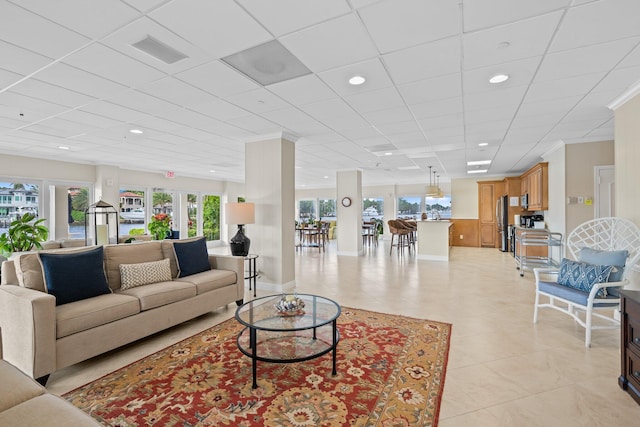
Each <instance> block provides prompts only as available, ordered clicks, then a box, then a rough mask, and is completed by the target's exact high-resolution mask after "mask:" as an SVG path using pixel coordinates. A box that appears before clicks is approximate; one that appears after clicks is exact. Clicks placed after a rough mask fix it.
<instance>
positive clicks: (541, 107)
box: [518, 96, 582, 117]
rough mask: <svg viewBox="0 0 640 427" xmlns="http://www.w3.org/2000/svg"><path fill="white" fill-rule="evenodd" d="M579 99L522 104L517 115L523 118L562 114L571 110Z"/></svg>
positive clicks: (570, 97)
mask: <svg viewBox="0 0 640 427" xmlns="http://www.w3.org/2000/svg"><path fill="white" fill-rule="evenodd" d="M581 98H582V96H568V97H566V98H558V99H554V100H553V102H543V101H538V102H524V103H523V104H522V105H521V106H520V109H519V110H518V114H519V115H520V114H522V115H523V116H525V117H527V116H529V115H532V116H535V115H544V114H554V113H561V114H564V113H567V112H568V111H569V110H570V109H571V108H573V107H574V106H575V105H576V104H577V103H578V102H579V101H580V99H581Z"/></svg>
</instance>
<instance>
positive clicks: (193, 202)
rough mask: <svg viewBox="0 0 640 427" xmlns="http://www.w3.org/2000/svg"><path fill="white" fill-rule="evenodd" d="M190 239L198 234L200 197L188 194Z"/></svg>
mask: <svg viewBox="0 0 640 427" xmlns="http://www.w3.org/2000/svg"><path fill="white" fill-rule="evenodd" d="M187 217H188V218H189V219H188V224H187V226H188V233H187V234H188V237H195V236H196V235H197V234H198V195H197V194H191V193H189V194H187Z"/></svg>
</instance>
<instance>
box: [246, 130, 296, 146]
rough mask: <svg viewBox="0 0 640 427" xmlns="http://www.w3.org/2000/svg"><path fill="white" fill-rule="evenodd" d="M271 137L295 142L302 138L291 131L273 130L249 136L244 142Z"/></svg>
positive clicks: (264, 139) (266, 139)
mask: <svg viewBox="0 0 640 427" xmlns="http://www.w3.org/2000/svg"><path fill="white" fill-rule="evenodd" d="M270 139H286V140H287V141H290V142H294V143H295V142H297V141H298V140H299V139H300V137H299V136H298V135H295V134H293V133H289V132H273V133H268V134H263V135H256V136H254V137H251V138H247V139H245V140H244V142H260V141H268V140H270Z"/></svg>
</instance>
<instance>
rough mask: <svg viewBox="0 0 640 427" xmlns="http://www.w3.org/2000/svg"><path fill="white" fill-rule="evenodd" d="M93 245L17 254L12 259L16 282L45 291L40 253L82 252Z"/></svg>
mask: <svg viewBox="0 0 640 427" xmlns="http://www.w3.org/2000/svg"><path fill="white" fill-rule="evenodd" d="M94 248H95V246H83V247H81V248H66V249H60V248H58V249H49V250H43V251H40V252H24V253H21V254H19V255H17V256H16V257H15V259H14V266H15V271H16V276H17V277H18V284H19V285H20V286H24V287H25V288H29V289H35V290H36V291H40V292H47V289H46V288H45V286H44V275H43V274H42V265H41V263H40V254H41V253H42V254H45V253H52V254H67V253H75V252H84V251H90V250H92V249H94Z"/></svg>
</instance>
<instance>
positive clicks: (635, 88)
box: [607, 80, 640, 111]
mask: <svg viewBox="0 0 640 427" xmlns="http://www.w3.org/2000/svg"><path fill="white" fill-rule="evenodd" d="M638 94H640V80H638V81H637V82H635V83H634V84H632V85H631V86H629V89H627V90H626V91H624V92H623V93H622V95H620V96H619V97H617V98H616V99H614V100H613V101H611V102H610V103H609V104H608V105H607V108H609V109H610V110H613V111H615V110H617V109H618V108H620V107H621V106H623V105H624V104H626V103H627V101H629V100H631V99H632V98H634V97H635V96H636V95H638Z"/></svg>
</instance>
